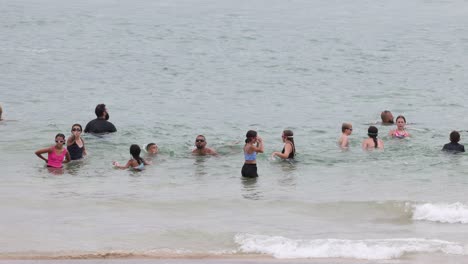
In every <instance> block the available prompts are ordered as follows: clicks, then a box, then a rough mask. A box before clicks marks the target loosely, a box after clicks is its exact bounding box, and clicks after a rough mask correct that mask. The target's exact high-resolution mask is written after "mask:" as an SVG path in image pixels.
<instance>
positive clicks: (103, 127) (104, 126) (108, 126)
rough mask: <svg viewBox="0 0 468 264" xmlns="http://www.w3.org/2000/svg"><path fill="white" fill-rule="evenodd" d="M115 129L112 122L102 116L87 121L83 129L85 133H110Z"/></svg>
mask: <svg viewBox="0 0 468 264" xmlns="http://www.w3.org/2000/svg"><path fill="white" fill-rule="evenodd" d="M116 131H117V129H116V128H115V126H114V124H112V123H111V122H109V121H107V120H105V119H102V118H96V119H94V120H91V121H89V123H88V124H87V125H86V127H85V130H84V132H85V133H96V134H101V133H112V132H116Z"/></svg>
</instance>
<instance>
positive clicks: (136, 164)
mask: <svg viewBox="0 0 468 264" xmlns="http://www.w3.org/2000/svg"><path fill="white" fill-rule="evenodd" d="M140 153H141V149H140V146H138V145H136V144H133V145H131V146H130V154H131V155H132V158H131V159H130V160H128V162H127V164H125V165H124V166H121V165H120V164H119V163H118V162H115V161H113V162H112V164H113V165H114V166H115V167H116V168H119V169H128V168H132V169H134V170H137V171H141V170H143V169H144V168H145V165H149V164H150V163H148V162H146V161H145V160H144V159H143V158H141V157H140Z"/></svg>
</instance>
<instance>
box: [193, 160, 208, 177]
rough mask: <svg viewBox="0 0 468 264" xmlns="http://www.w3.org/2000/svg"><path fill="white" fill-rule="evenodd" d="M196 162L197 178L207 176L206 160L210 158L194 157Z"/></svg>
mask: <svg viewBox="0 0 468 264" xmlns="http://www.w3.org/2000/svg"><path fill="white" fill-rule="evenodd" d="M194 158H195V162H194V163H193V165H195V167H194V168H195V175H196V176H204V175H206V174H207V172H206V165H205V162H206V159H207V158H208V157H207V156H194Z"/></svg>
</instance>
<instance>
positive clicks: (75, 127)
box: [71, 124, 83, 132]
mask: <svg viewBox="0 0 468 264" xmlns="http://www.w3.org/2000/svg"><path fill="white" fill-rule="evenodd" d="M77 128H79V129H80V132H81V131H83V128H82V127H81V125H80V124H73V126H72V128H71V132H73V129H75V130H76V129H77Z"/></svg>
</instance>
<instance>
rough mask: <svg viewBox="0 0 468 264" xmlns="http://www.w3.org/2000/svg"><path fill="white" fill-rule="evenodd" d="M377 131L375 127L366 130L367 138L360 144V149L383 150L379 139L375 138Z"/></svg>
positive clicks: (382, 144)
mask: <svg viewBox="0 0 468 264" xmlns="http://www.w3.org/2000/svg"><path fill="white" fill-rule="evenodd" d="M378 133H379V130H378V129H377V128H376V127H375V126H370V127H369V129H368V130H367V135H368V136H369V138H367V139H365V140H364V141H363V142H362V149H365V150H367V149H383V148H384V143H383V141H382V140H381V139H378V138H377V135H378Z"/></svg>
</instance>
